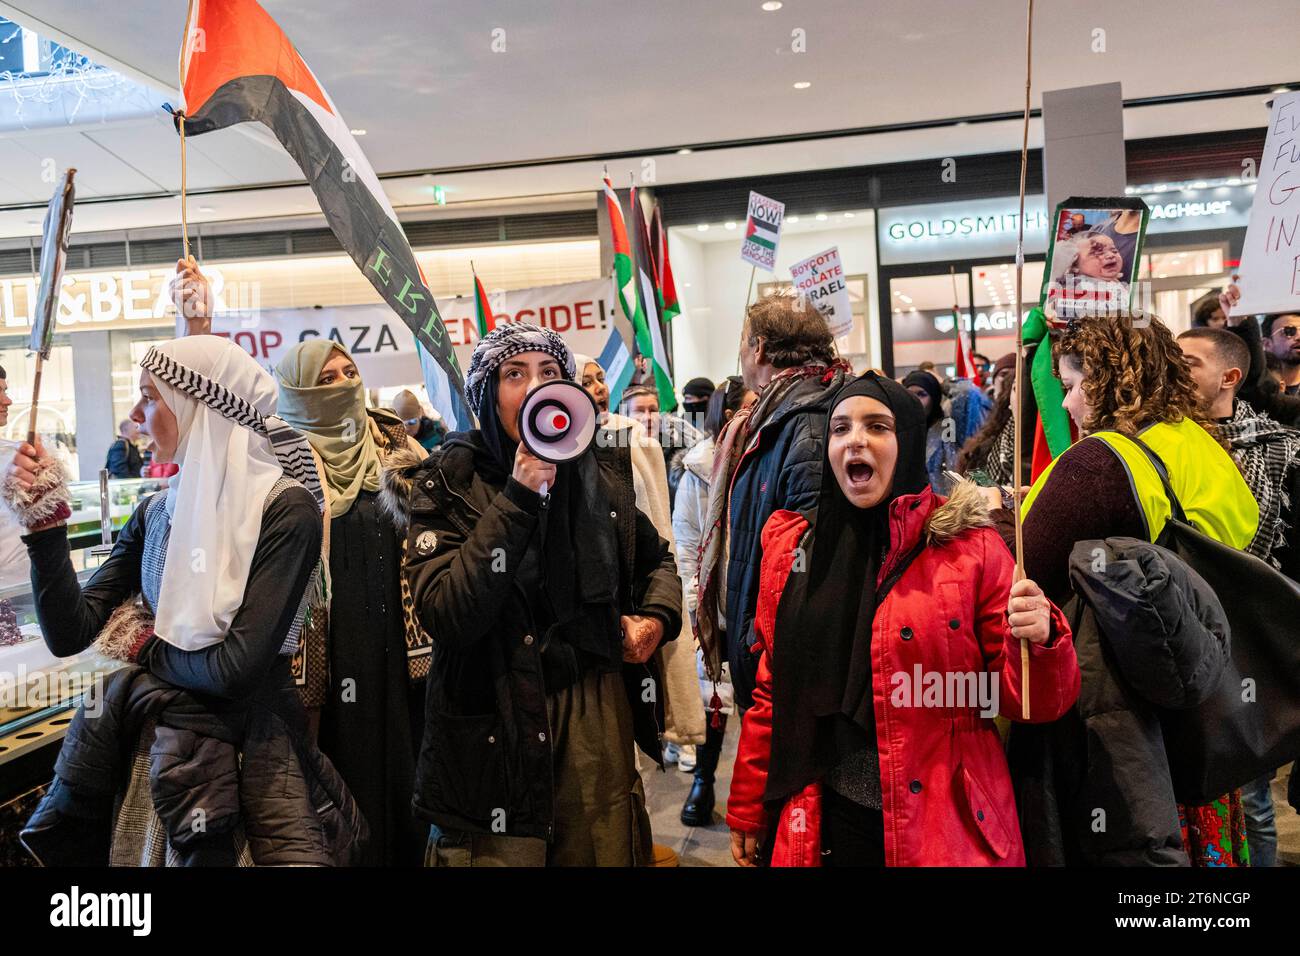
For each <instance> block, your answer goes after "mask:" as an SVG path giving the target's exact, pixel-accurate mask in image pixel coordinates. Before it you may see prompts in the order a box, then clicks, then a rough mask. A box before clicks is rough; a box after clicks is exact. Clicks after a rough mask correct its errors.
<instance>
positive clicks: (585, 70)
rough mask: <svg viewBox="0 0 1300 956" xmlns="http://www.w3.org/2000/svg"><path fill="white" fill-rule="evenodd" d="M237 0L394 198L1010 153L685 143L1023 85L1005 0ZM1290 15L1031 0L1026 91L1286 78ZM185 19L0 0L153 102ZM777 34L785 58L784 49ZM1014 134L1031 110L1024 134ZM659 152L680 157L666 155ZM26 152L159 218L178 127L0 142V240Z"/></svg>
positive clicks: (986, 102) (200, 145) (870, 116)
mask: <svg viewBox="0 0 1300 956" xmlns="http://www.w3.org/2000/svg"><path fill="white" fill-rule="evenodd" d="M262 2H263V5H264V6H265V7H266V9H267V10H268V11H269V12H270V13H271V15H272V16H273V17H275V19H276V20H277V21H278V22H279V24H280V26H281V27H282V28H283V29H284V30H285V32H286V33H287V34H288V35H289V36H290V37H291V38H292V39H293V40H294V42H295V44H296V45H297V47H298V49H299V51H300V52H301V53H302V55H303V56H304V58H305V59H306V60H307V62H308V63H309V64H310V65H311V67H312V68H313V70H314V71H315V73H316V75H317V76H318V77H319V79H320V80H321V82H322V84H323V85H324V87H325V88H326V89H327V90H328V91H329V92H330V94H331V96H332V97H333V99H334V101H335V103H336V104H337V106H338V108H339V110H340V111H341V113H342V115H343V116H344V118H345V119H346V120H347V121H348V122H349V124H350V125H351V126H353V127H358V128H364V129H365V130H366V135H365V137H364V138H363V139H361V140H360V142H361V144H362V146H363V148H364V149H365V151H366V154H367V155H368V156H369V158H370V160H371V162H372V163H373V164H374V166H375V167H376V169H377V171H378V172H379V173H380V174H381V175H384V174H398V173H409V174H411V175H409V176H405V177H393V178H389V179H387V180H386V181H385V187H386V189H388V191H389V192H390V196H391V198H392V200H393V203H394V205H395V206H397V207H399V208H404V207H405V208H413V207H419V206H422V205H427V204H428V203H429V195H428V194H429V192H430V184H431V183H433V182H437V183H438V184H439V185H443V186H445V187H446V189H447V193H448V199H449V200H450V203H451V205H450V206H449V207H448V209H449V210H450V214H456V211H457V210H456V207H457V206H458V205H459V204H464V203H471V202H478V203H484V202H496V201H499V200H503V199H510V198H513V199H515V200H526V201H530V202H535V203H537V204H544V203H545V202H546V201H547V200H548V199H552V198H553V199H556V200H558V201H561V202H569V203H572V202H574V201H575V194H577V197H578V199H579V201H581V197H582V195H583V194H586V195H587V196H590V194H591V190H592V189H593V187H594V186H595V185H596V183H597V181H598V175H599V169H600V167H601V165H602V160H603V159H605V158H606V157H609V156H616V157H617V158H616V159H613V160H612V161H610V163H609V165H610V169H611V173H612V174H614V176H615V179H616V184H618V185H622V183H623V182H624V181H626V178H627V173H628V170H638V171H639V170H640V168H641V166H640V154H641V153H642V152H646V153H655V152H660V153H662V155H660V156H659V157H658V158H657V160H656V162H657V168H656V170H655V172H656V176H657V178H658V180H659V181H660V182H682V181H692V180H701V179H713V178H730V177H734V176H746V175H762V174H767V173H775V172H784V171H789V170H797V169H801V168H827V167H834V166H847V165H861V164H866V163H875V162H886V161H895V160H903V159H915V158H920V157H929V156H936V157H937V156H944V155H961V154H971V153H980V152H989V151H1000V150H1009V149H1016V148H1018V147H1019V137H1020V130H1019V123H1018V122H1015V121H1010V120H1006V121H999V122H975V123H972V124H971V125H969V126H962V127H956V128H955V127H952V126H948V127H941V128H937V129H922V130H904V131H897V132H889V133H885V134H880V135H870V136H853V137H844V138H838V139H827V140H821V141H805V142H794V143H780V144H771V143H764V144H737V145H733V146H730V147H726V148H712V149H710V148H704V147H705V146H707V145H708V144H721V143H727V142H731V141H745V140H752V139H754V138H763V137H779V136H784V135H788V134H799V133H816V132H821V131H827V130H836V129H848V128H862V127H878V126H887V125H889V124H899V123H908V122H912V121H916V120H943V119H958V118H962V117H981V116H987V115H989V114H1002V113H1011V112H1014V111H1016V110H1018V109H1019V108H1020V106H1021V105H1022V103H1023V96H1024V86H1023V62H1024V46H1023V36H1024V14H1025V4H1024V3H1023V2H1021V0H981V2H979V3H968V2H959V0H947V2H943V0H860V2H848V0H840V2H832V0H816V2H814V0H784V3H783V5H782V7H781V9H779V10H777V11H775V12H764V11H763V10H762V9H761V4H760V0H709V2H700V0H657V2H655V3H651V4H646V3H632V2H627V0H586V2H582V0H444V2H441V3H430V2H428V0H372V2H368V3H362V2H358V0H262ZM1294 10H1295V0H1252V2H1251V3H1250V5H1249V11H1248V15H1239V16H1238V15H1232V16H1229V15H1226V14H1225V10H1224V8H1223V7H1222V5H1221V4H1219V3H1216V2H1211V0H1191V2H1189V0H1179V2H1174V0H1148V2H1144V3H1132V2H1131V0H1096V2H1092V3H1086V4H1085V3H1069V4H1067V3H1061V2H1046V3H1045V2H1039V3H1038V4H1037V11H1036V21H1035V36H1036V41H1035V71H1034V88H1035V94H1034V105H1035V106H1037V105H1038V103H1039V101H1040V93H1041V91H1042V90H1044V89H1056V88H1061V87H1067V86H1075V85H1082V84H1087V83H1092V82H1106V81H1112V80H1116V79H1118V80H1121V81H1122V83H1123V92H1124V96H1125V99H1126V100H1128V101H1131V100H1133V99H1137V98H1146V97H1164V96H1170V95H1176V94H1185V93H1195V92H1202V91H1212V90H1224V89H1242V88H1250V87H1257V86H1270V87H1271V86H1274V85H1278V84H1285V83H1293V82H1298V81H1300V75H1294V74H1300V65H1298V64H1297V60H1296V57H1295V50H1296V49H1297V47H1298V46H1300V21H1297V20H1296V18H1295V14H1294ZM185 12H186V0H124V2H117V3H94V4H88V3H86V2H85V0H0V15H4V16H7V17H9V18H11V19H13V20H15V21H17V22H20V23H22V24H24V25H25V26H28V27H30V28H32V29H35V30H36V31H37V32H38V33H40V34H41V35H43V36H47V37H51V38H54V39H58V40H60V42H63V43H65V44H66V45H68V46H70V47H72V48H74V49H77V50H79V51H81V52H83V53H86V54H87V55H89V56H91V57H92V58H94V59H96V60H98V61H99V62H101V63H104V64H105V65H108V66H110V67H113V68H115V69H118V70H119V71H121V72H123V73H125V74H126V75H128V76H130V77H132V78H133V79H136V80H139V81H141V82H144V83H146V84H148V85H149V86H151V87H152V88H153V89H154V90H156V92H157V94H158V98H159V102H160V103H161V102H162V101H163V100H171V101H175V98H176V83H177V80H176V62H177V47H178V45H179V40H180V36H181V32H182V29H183V21H184V17H185ZM498 30H499V31H504V32H503V33H495V34H494V31H498ZM796 30H802V31H804V32H803V34H802V36H803V37H804V38H805V42H806V52H802V53H798V52H793V50H792V43H794V42H795V40H794V39H792V31H796ZM1099 31H1100V32H1099ZM494 38H495V39H496V41H497V42H496V45H497V47H498V48H500V46H501V45H502V43H504V50H503V51H502V52H494V51H493V44H494ZM1102 44H1104V52H1095V50H1096V48H1097V47H1099V46H1101V45H1102ZM796 82H801V83H810V84H811V86H810V87H808V88H806V89H795V88H794V84H795V83H796ZM1262 99H1263V98H1262V97H1261V96H1259V95H1258V94H1253V95H1251V96H1243V97H1235V98H1227V99H1216V100H1212V101H1206V102H1199V103H1173V104H1167V105H1159V106H1147V107H1142V108H1137V109H1129V110H1126V114H1125V130H1126V135H1127V136H1128V137H1130V138H1136V137H1142V136H1154V135H1170V134H1175V133H1189V132H1209V131H1213V130H1221V129H1240V128H1247V127H1258V126H1262V125H1263V124H1264V123H1265V122H1266V112H1265V109H1264V105H1263V102H1262ZM1038 138H1039V133H1038V124H1037V123H1036V122H1035V123H1034V124H1033V133H1032V135H1031V144H1032V143H1033V142H1034V141H1037V140H1038ZM190 146H191V148H192V152H191V154H190V174H189V175H190V188H191V189H192V190H195V191H197V192H199V193H207V194H208V195H205V196H203V198H202V203H201V204H202V205H204V206H206V207H207V210H208V211H207V212H195V213H194V214H193V218H194V219H196V220H199V221H203V220H205V219H207V220H209V221H223V220H227V221H228V220H236V219H241V218H249V217H254V216H272V215H282V216H302V215H310V214H311V213H312V212H313V211H314V208H315V207H314V201H313V200H312V197H311V196H310V193H308V192H307V191H306V190H305V188H295V187H290V188H280V189H273V190H256V191H252V192H249V191H247V190H248V188H249V187H251V186H256V185H258V184H289V183H293V182H294V181H295V180H296V179H297V178H298V176H297V171H296V169H295V167H294V166H293V164H292V162H291V161H289V160H288V159H287V157H285V156H284V155H283V153H281V152H280V151H279V149H278V147H277V146H276V145H275V144H274V142H273V141H269V142H268V141H267V138H266V137H262V136H258V135H256V133H254V132H253V131H240V130H224V131H218V132H214V133H210V134H207V135H205V136H203V137H202V138H197V137H196V138H193V139H191V140H190ZM683 147H694V148H695V151H694V152H693V153H691V154H690V155H677V154H676V153H675V151H676V150H677V149H679V148H683ZM42 156H54V157H55V158H56V160H57V161H58V162H59V163H60V165H65V164H72V165H77V166H78V169H79V170H80V172H79V177H81V178H82V180H83V181H84V182H85V184H86V189H87V193H86V195H88V196H91V195H93V196H95V197H96V198H98V199H108V198H113V197H122V198H123V199H124V200H126V199H127V197H129V198H130V201H122V202H111V203H99V204H97V207H95V206H88V207H86V210H85V211H84V212H83V210H82V209H79V210H78V225H79V226H80V227H82V228H83V229H96V228H102V229H110V228H123V227H146V226H150V225H163V224H165V223H170V222H174V221H175V219H176V202H175V201H174V200H173V199H170V198H168V194H170V193H172V192H174V191H175V190H176V189H177V188H178V187H179V161H178V146H177V142H176V136H175V134H174V132H173V131H172V128H171V125H170V123H169V121H168V120H167V118H166V117H165V116H164V115H163V114H162V112H161V111H160V110H159V111H156V112H154V111H141V113H140V114H139V115H137V116H135V117H133V118H129V119H125V120H120V121H115V122H114V123H112V124H110V125H107V126H93V125H90V126H80V127H75V128H73V127H70V128H65V129H59V128H54V129H50V128H46V129H42V130H39V131H31V132H29V131H18V132H11V133H8V134H4V136H3V137H0V236H16V235H28V234H32V233H34V232H36V229H35V227H34V226H31V225H28V223H29V222H31V221H32V220H34V219H35V218H39V217H38V216H34V215H33V210H32V208H31V206H32V204H35V203H39V204H41V205H43V203H44V201H45V198H46V193H47V192H48V186H46V185H45V184H44V183H43V182H42V181H41V180H40V179H39V176H38V175H37V173H38V170H33V171H31V172H30V174H28V171H29V170H32V168H33V162H32V157H42ZM424 173H432V177H430V176H427V175H421V174H424ZM241 189H242V190H244V191H242V192H233V193H228V192H223V191H224V190H241ZM588 201H589V200H588ZM24 205H26V206H27V207H28V208H26V209H21V208H14V207H16V206H24ZM192 208H195V207H193V206H192ZM92 210H93V211H92ZM464 211H465V212H468V211H470V210H469V209H468V208H465V210H464ZM444 214H446V213H444ZM79 231H80V230H79Z"/></svg>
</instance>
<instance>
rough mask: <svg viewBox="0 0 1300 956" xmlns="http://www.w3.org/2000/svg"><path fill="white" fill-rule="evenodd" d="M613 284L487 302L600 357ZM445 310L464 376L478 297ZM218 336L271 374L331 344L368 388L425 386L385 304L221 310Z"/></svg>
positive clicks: (402, 329)
mask: <svg viewBox="0 0 1300 956" xmlns="http://www.w3.org/2000/svg"><path fill="white" fill-rule="evenodd" d="M609 291H610V286H609V282H608V280H605V279H594V280H591V281H588V282H567V283H564V284H562V285H551V286H539V287H536V288H532V289H515V290H513V291H509V292H497V293H491V292H489V294H488V304H489V305H490V306H491V308H492V312H493V315H494V316H495V318H496V320H497V322H530V323H532V324H534V325H540V326H542V327H544V328H548V329H551V330H553V331H555V332H558V333H559V334H560V335H561V336H562V337H563V338H564V340H565V342H566V343H568V346H569V348H571V349H573V351H575V352H583V353H586V354H588V355H599V354H600V353H601V350H602V349H603V348H604V347H605V343H606V342H607V341H608V340H609V330H610V328H611V327H612V326H611V323H612V322H613V321H614V319H613V311H612V309H613V303H612V302H611V300H610V295H609ZM438 310H439V312H441V313H442V318H443V322H444V323H445V324H446V326H447V334H448V336H449V337H450V338H451V342H452V345H453V346H454V347H455V350H456V360H457V361H458V362H459V363H460V367H461V368H469V358H470V353H471V352H473V350H474V344H475V343H476V342H477V341H478V328H477V324H476V320H475V315H474V297H473V296H468V295H467V296H460V297H458V298H455V299H440V300H439V301H438ZM212 332H213V334H214V335H220V336H222V337H224V338H228V339H231V340H232V341H233V342H234V343H235V344H236V345H239V346H241V347H242V348H243V349H244V350H245V351H246V352H248V354H249V355H251V356H253V358H255V359H257V361H258V362H259V363H260V364H261V365H262V366H263V367H264V368H266V369H268V370H270V369H273V368H275V366H276V364H277V363H278V362H279V361H280V359H281V358H283V357H284V353H285V352H286V351H288V350H289V349H290V348H291V347H292V346H294V345H296V344H297V343H299V342H302V341H305V340H307V339H312V338H329V339H333V340H334V341H336V342H338V343H339V344H340V345H342V346H343V347H344V348H345V349H347V350H348V352H350V353H351V355H352V359H353V361H355V362H356V363H357V370H358V371H359V372H360V373H361V380H362V381H363V382H365V384H366V387H367V388H388V387H392V386H398V385H413V384H417V383H419V382H420V381H421V380H422V378H423V376H422V375H421V373H420V359H419V356H418V355H417V353H416V351H415V338H414V336H412V335H411V331H410V329H409V328H407V326H406V325H405V324H404V323H403V322H402V320H401V319H400V318H398V317H397V316H396V315H395V314H394V313H393V310H392V309H390V308H388V306H386V305H384V304H383V303H379V302H376V303H374V304H373V305H348V306H337V307H330V308H320V309H316V308H309V309H260V310H257V311H250V312H238V311H221V310H218V311H217V313H216V315H215V317H214V318H213V320H212Z"/></svg>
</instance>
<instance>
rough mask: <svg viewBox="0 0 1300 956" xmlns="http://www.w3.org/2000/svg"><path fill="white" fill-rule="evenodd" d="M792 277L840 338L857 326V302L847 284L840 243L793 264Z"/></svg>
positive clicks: (801, 291) (791, 268)
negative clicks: (855, 323) (854, 322)
mask: <svg viewBox="0 0 1300 956" xmlns="http://www.w3.org/2000/svg"><path fill="white" fill-rule="evenodd" d="M790 279H791V281H792V282H793V283H794V287H795V288H796V289H797V290H798V291H799V294H800V295H802V296H803V297H804V298H806V299H807V300H808V302H809V303H811V304H812V306H813V308H815V309H816V310H817V311H818V312H820V313H821V314H822V315H823V316H825V318H826V324H827V325H829V326H830V329H831V335H833V336H835V337H836V338H837V339H838V338H839V337H840V336H843V335H848V334H849V332H850V331H851V330H852V329H853V305H852V303H851V302H850V301H849V288H848V286H847V285H846V284H845V276H844V263H843V262H842V261H841V260H840V249H839V246H831V247H830V248H829V249H827V250H826V251H825V252H819V253H817V255H815V256H809V257H808V258H807V259H804V260H802V261H800V262H796V263H795V264H794V265H793V266H791V267H790Z"/></svg>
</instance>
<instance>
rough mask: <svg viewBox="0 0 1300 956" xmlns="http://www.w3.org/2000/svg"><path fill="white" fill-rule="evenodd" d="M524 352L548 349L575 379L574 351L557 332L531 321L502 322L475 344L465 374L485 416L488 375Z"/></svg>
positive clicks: (473, 405)
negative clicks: (485, 389) (485, 390)
mask: <svg viewBox="0 0 1300 956" xmlns="http://www.w3.org/2000/svg"><path fill="white" fill-rule="evenodd" d="M524 352H545V353H546V354H547V355H550V356H552V357H553V358H554V359H555V360H556V361H557V362H559V363H560V368H562V369H564V375H565V377H566V378H568V379H570V380H572V379H573V378H574V377H575V376H576V375H577V369H576V366H575V365H574V361H573V352H572V351H570V349H569V346H568V345H566V344H565V342H564V339H562V338H560V336H559V335H558V334H556V333H555V332H552V331H551V330H550V329H543V328H541V327H540V326H536V325H529V324H528V323H527V322H509V323H503V324H501V325H498V326H497V327H496V328H495V329H493V330H492V331H491V332H489V333H488V334H487V335H485V336H484V337H483V338H481V339H479V342H478V345H476V346H474V354H473V355H471V356H470V360H469V371H468V372H467V373H466V374H465V394H466V395H467V396H468V397H469V404H470V407H471V408H473V409H474V414H476V415H478V416H479V418H482V417H483V413H482V411H481V410H480V409H479V404H480V403H481V402H482V401H483V392H484V388H485V386H486V385H487V380H488V378H489V377H490V376H492V375H495V374H496V371H497V369H498V368H500V367H501V363H502V362H504V361H505V360H506V359H509V358H513V357H514V356H516V355H521V354H522V353H524Z"/></svg>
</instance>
